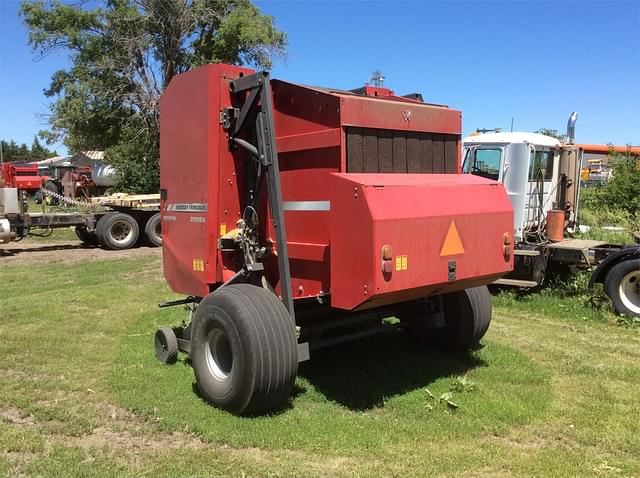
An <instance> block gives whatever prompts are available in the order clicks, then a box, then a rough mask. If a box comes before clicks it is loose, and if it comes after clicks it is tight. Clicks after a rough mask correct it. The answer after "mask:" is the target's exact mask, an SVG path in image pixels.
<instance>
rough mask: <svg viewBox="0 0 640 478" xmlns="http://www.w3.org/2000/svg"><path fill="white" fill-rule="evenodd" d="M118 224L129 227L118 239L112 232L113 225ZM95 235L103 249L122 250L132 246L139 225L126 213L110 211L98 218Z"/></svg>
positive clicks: (138, 233) (136, 236) (136, 237)
mask: <svg viewBox="0 0 640 478" xmlns="http://www.w3.org/2000/svg"><path fill="white" fill-rule="evenodd" d="M116 225H120V226H121V227H124V228H129V230H128V231H127V235H126V236H125V237H124V238H123V239H118V237H116V236H115V235H114V234H116V233H117V231H116V232H114V226H116ZM96 236H97V237H98V242H99V243H100V245H101V246H102V247H104V248H105V249H111V250H122V249H129V248H130V247H132V246H133V245H134V244H135V243H136V241H137V240H138V237H139V236H140V226H139V225H138V221H136V220H135V219H134V218H133V217H131V216H129V215H128V214H125V213H122V212H110V213H107V214H105V215H104V216H102V217H101V218H100V219H99V220H98V225H97V226H96Z"/></svg>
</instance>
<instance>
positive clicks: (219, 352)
mask: <svg viewBox="0 0 640 478" xmlns="http://www.w3.org/2000/svg"><path fill="white" fill-rule="evenodd" d="M205 348H206V349H205V350H206V352H205V354H206V360H207V366H208V367H209V372H210V373H211V375H213V377H214V378H215V379H216V380H220V381H223V380H226V379H227V378H228V377H229V374H231V371H232V370H233V350H232V348H231V344H230V343H229V337H227V334H225V333H224V331H223V330H222V329H219V328H213V329H211V330H210V331H209V334H208V338H207V342H206V344H205Z"/></svg>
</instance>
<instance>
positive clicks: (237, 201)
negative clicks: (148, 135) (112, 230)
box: [161, 65, 513, 309]
mask: <svg viewBox="0 0 640 478" xmlns="http://www.w3.org/2000/svg"><path fill="white" fill-rule="evenodd" d="M251 73H253V72H252V71H251V70H247V69H242V68H238V67H233V66H227V65H208V66H205V67H201V68H198V69H195V70H192V71H190V72H188V73H185V74H182V75H178V76H176V77H175V78H174V79H173V80H172V82H171V84H170V85H169V88H168V89H167V91H166V92H165V94H164V95H163V98H162V100H161V189H162V194H163V197H164V199H163V200H162V234H163V261H164V270H165V276H166V278H167V280H168V282H169V284H170V286H171V287H172V289H173V290H174V291H176V292H179V293H184V294H188V295H194V296H204V295H206V294H207V293H209V292H210V291H211V290H212V289H213V288H215V287H216V286H217V285H220V284H221V283H223V282H224V281H226V280H228V279H229V278H230V277H231V276H233V274H235V272H237V271H238V270H239V269H240V267H241V265H240V264H239V263H238V261H237V257H236V256H234V253H233V252H228V251H222V250H220V248H219V243H218V239H219V238H220V237H221V236H222V235H224V234H225V233H226V232H228V231H231V230H232V229H234V228H235V227H236V222H237V221H238V220H239V219H241V217H242V212H243V208H244V205H245V204H246V196H247V193H248V191H245V187H244V184H245V182H246V174H247V173H248V169H247V165H248V164H251V163H250V162H251V161H253V160H252V159H251V158H250V157H249V156H248V155H247V153H245V152H244V151H243V150H241V149H239V148H237V149H235V150H233V151H231V150H230V148H229V144H228V135H227V132H226V131H225V130H224V128H223V125H222V123H221V113H222V112H223V111H224V110H225V108H228V107H231V106H235V107H238V106H239V105H238V104H234V102H235V101H237V100H236V99H233V98H232V96H231V93H230V91H229V82H230V81H231V80H232V79H235V78H238V77H239V76H240V75H241V74H243V75H249V74H251ZM271 87H272V91H273V106H274V124H275V135H276V143H277V150H278V162H279V167H280V180H281V186H282V196H283V208H284V217H285V225H286V232H287V245H288V252H289V265H290V270H291V287H292V296H293V297H294V298H295V299H305V298H313V297H318V296H325V295H328V294H331V304H332V306H335V307H339V308H343V309H355V308H367V307H374V306H376V305H383V304H385V303H393V302H401V301H404V300H409V299H411V298H419V297H420V296H424V295H426V293H438V292H446V291H448V290H455V289H462V288H465V287H470V286H473V285H480V284H486V283H489V282H491V281H492V280H493V278H495V277H498V276H500V275H502V274H503V273H505V272H507V271H508V270H510V267H511V263H510V261H509V260H505V259H504V258H503V256H502V236H503V234H504V233H505V232H507V231H510V230H511V226H510V225H512V220H513V217H512V212H511V208H510V206H509V203H508V199H507V197H506V195H505V194H504V190H503V189H502V186H500V185H498V184H496V183H494V182H491V181H487V180H483V179H479V178H476V177H474V176H470V175H469V176H460V175H457V174H423V173H425V172H433V173H445V172H448V173H457V172H459V171H460V147H459V146H460V131H461V115H460V112H459V111H456V110H451V109H449V108H446V107H441V106H433V105H427V104H423V103H421V102H417V101H414V100H410V99H406V98H399V97H395V96H385V97H367V96H359V95H356V94H352V93H349V92H336V91H333V90H327V89H322V88H314V87H306V86H301V85H296V84H291V83H287V82H283V81H279V80H271ZM245 139H246V140H247V141H249V142H251V141H252V140H253V138H248V137H247V138H245ZM360 165H361V166H360ZM365 168H366V171H371V172H372V173H375V174H360V173H362V172H364V171H365ZM385 171H390V172H395V173H404V174H378V173H380V172H385ZM407 173H417V174H407ZM378 186H381V187H378ZM356 190H357V191H359V192H358V196H359V198H358V199H357V200H354V198H353V194H354V191H356ZM263 194H264V191H263ZM262 205H263V207H262V210H261V211H258V215H259V217H260V236H261V237H260V241H261V243H262V244H264V245H275V239H274V238H275V237H276V235H275V232H274V230H273V227H272V226H271V221H270V217H269V212H268V210H267V207H266V201H263V203H262ZM203 206H204V208H206V210H205V209H200V210H199V209H198V208H202V207H203ZM176 207H179V208H182V209H181V210H180V209H179V208H178V210H176ZM505 218H506V219H505ZM452 219H454V220H455V222H456V225H457V226H458V228H459V233H460V235H461V236H462V240H463V241H464V245H465V254H464V255H463V256H461V257H453V258H451V257H441V256H440V255H439V254H440V249H441V246H442V244H441V242H442V240H443V238H444V234H446V232H447V228H448V227H449V226H450V223H451V220H452ZM503 223H507V225H506V226H505V225H504V224H503ZM472 238H473V239H472ZM385 241H387V242H385ZM386 243H388V244H390V245H392V246H393V249H394V254H396V253H397V254H400V255H401V256H402V255H406V256H407V258H408V260H409V264H408V269H407V270H406V271H400V272H398V273H396V272H395V269H394V271H393V272H392V278H391V280H390V281H385V280H384V278H383V277H382V275H381V269H380V248H381V247H382V245H384V244H386ZM498 256H499V257H498ZM234 257H236V258H235V259H234ZM451 260H456V261H457V271H456V274H457V275H456V278H455V280H448V272H447V267H448V262H449V261H451ZM263 262H264V264H265V276H266V277H267V279H268V280H269V282H270V283H271V285H272V286H273V287H274V288H275V290H276V292H277V293H280V281H279V277H278V267H277V261H276V259H275V257H274V256H273V255H270V256H269V255H268V256H265V258H264V259H263ZM394 267H395V265H394ZM365 285H366V286H367V293H366V294H364V293H363V290H364V286H365Z"/></svg>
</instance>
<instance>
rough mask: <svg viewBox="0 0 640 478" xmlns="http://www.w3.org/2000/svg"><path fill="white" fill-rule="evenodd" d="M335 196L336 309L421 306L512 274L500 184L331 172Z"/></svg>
mask: <svg viewBox="0 0 640 478" xmlns="http://www.w3.org/2000/svg"><path fill="white" fill-rule="evenodd" d="M330 197H331V214H330V216H331V218H330V223H331V225H330V229H331V304H332V306H334V307H337V308H342V309H347V310H352V309H365V308H371V307H377V306H381V305H387V304H393V303H399V302H405V301H408V300H415V299H419V298H422V297H426V296H428V295H433V294H440V293H445V292H451V291H454V290H460V289H465V288H468V287H475V286H478V285H483V284H488V283H491V282H493V281H494V280H496V279H498V278H499V277H501V276H502V275H504V274H506V273H507V272H509V271H511V270H512V269H513V258H512V256H511V254H508V255H505V247H504V246H505V239H506V240H507V241H510V240H511V235H512V229H513V210H512V208H511V204H510V202H509V200H508V197H507V194H506V192H505V190H504V187H503V186H502V184H500V183H498V182H495V181H490V180H487V179H484V178H478V177H476V176H472V175H453V174H344V173H333V174H332V180H331V193H330ZM509 246H511V244H509Z"/></svg>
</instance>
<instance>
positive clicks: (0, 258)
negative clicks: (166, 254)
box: [0, 239, 162, 266]
mask: <svg viewBox="0 0 640 478" xmlns="http://www.w3.org/2000/svg"><path fill="white" fill-rule="evenodd" d="M161 255H162V248H161V247H146V246H143V247H134V248H132V249H126V250H124V251H108V250H106V249H102V248H100V247H91V246H87V245H85V244H83V243H82V242H80V241H55V242H44V241H33V240H27V239H25V240H24V241H20V242H12V243H10V244H6V245H4V244H3V245H2V246H0V266H3V265H23V264H45V263H51V262H65V263H68V262H82V261H87V262H91V261H97V260H110V259H111V260H118V259H134V258H138V257H143V256H156V257H160V256H161Z"/></svg>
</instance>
